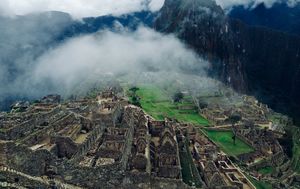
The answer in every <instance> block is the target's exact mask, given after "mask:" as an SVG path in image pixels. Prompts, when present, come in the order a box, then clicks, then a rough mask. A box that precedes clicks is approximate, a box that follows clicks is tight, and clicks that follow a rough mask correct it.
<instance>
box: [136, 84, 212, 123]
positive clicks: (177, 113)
mask: <svg viewBox="0 0 300 189" xmlns="http://www.w3.org/2000/svg"><path fill="white" fill-rule="evenodd" d="M137 95H138V96H139V97H140V103H141V106H142V108H143V109H144V110H145V111H146V112H147V113H149V114H150V115H151V116H153V117H154V118H155V119H157V120H163V119H164V118H165V117H170V118H175V119H177V120H178V121H183V122H188V123H193V124H197V125H203V126H208V125H209V122H208V121H207V120H206V119H205V118H203V117H202V116H201V115H200V114H199V113H198V111H197V108H196V107H194V104H193V103H192V102H191V101H190V100H191V99H190V98H184V100H183V101H182V102H180V103H173V102H172V98H171V97H170V96H169V95H167V94H166V93H165V92H164V91H163V90H161V89H160V88H158V87H156V86H149V85H147V86H141V87H139V90H138V91H137ZM180 106H190V107H192V109H180V108H179V107H180ZM193 107H194V108H193Z"/></svg>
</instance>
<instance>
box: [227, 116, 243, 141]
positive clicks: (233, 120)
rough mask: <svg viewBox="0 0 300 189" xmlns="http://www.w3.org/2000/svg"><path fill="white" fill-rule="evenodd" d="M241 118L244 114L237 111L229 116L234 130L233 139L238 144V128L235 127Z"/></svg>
mask: <svg viewBox="0 0 300 189" xmlns="http://www.w3.org/2000/svg"><path fill="white" fill-rule="evenodd" d="M241 119H242V116H241V115H240V114H239V113H237V112H235V113H232V114H231V115H230V116H229V118H228V120H229V121H230V122H231V124H232V131H233V137H232V140H233V143H234V145H235V144H236V128H235V124H237V123H238V122H239V121H240V120H241Z"/></svg>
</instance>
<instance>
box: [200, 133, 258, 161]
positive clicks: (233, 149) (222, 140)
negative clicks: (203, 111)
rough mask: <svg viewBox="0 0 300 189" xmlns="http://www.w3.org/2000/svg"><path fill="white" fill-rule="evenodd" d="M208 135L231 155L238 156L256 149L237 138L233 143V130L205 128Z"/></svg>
mask: <svg viewBox="0 0 300 189" xmlns="http://www.w3.org/2000/svg"><path fill="white" fill-rule="evenodd" d="M204 132H205V133H206V134H207V136H208V137H209V138H210V139H211V140H212V141H214V142H215V143H216V144H217V145H218V146H219V147H220V148H221V149H222V150H223V151H224V152H225V153H226V154H228V155H230V156H237V155H240V154H245V153H249V152H252V151H254V149H253V148H252V147H251V146H249V145H248V144H246V143H245V142H243V141H242V140H240V139H239V138H237V139H236V141H235V144H234V143H233V139H232V137H233V133H232V132H231V131H214V130H204Z"/></svg>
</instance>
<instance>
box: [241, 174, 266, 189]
mask: <svg viewBox="0 0 300 189" xmlns="http://www.w3.org/2000/svg"><path fill="white" fill-rule="evenodd" d="M247 177H248V179H249V180H250V182H252V184H253V185H254V186H255V187H256V189H272V186H271V184H269V183H267V182H264V181H258V180H256V179H254V178H252V177H250V176H247Z"/></svg>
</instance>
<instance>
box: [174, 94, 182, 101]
mask: <svg viewBox="0 0 300 189" xmlns="http://www.w3.org/2000/svg"><path fill="white" fill-rule="evenodd" d="M183 97H184V94H183V93H182V92H176V93H175V94H174V96H173V101H174V102H181V101H182V99H183Z"/></svg>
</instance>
